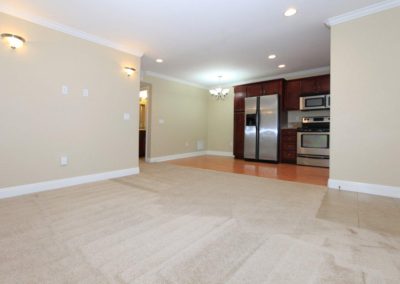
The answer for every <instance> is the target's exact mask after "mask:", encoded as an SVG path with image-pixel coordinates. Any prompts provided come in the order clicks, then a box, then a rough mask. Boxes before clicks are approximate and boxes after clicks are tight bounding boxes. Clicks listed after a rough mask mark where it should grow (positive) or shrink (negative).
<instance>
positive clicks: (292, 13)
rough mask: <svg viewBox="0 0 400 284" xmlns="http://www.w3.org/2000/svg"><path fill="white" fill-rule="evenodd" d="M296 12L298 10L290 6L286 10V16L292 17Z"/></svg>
mask: <svg viewBox="0 0 400 284" xmlns="http://www.w3.org/2000/svg"><path fill="white" fill-rule="evenodd" d="M296 13H297V10H296V9H295V8H289V9H287V10H286V12H285V16H286V17H291V16H294V15H296Z"/></svg>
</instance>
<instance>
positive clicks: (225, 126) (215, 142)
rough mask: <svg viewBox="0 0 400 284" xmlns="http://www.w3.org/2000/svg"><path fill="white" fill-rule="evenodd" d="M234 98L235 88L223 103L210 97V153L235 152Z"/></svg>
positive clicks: (208, 148)
mask: <svg viewBox="0 0 400 284" xmlns="http://www.w3.org/2000/svg"><path fill="white" fill-rule="evenodd" d="M233 98H234V92H233V88H231V90H230V92H229V95H228V96H227V97H226V98H225V100H223V101H220V100H215V99H214V98H212V97H211V96H210V95H208V135H207V136H208V139H207V141H208V143H207V145H208V147H207V150H209V151H220V152H227V153H232V152H233Z"/></svg>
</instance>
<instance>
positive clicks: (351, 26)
mask: <svg viewBox="0 0 400 284" xmlns="http://www.w3.org/2000/svg"><path fill="white" fill-rule="evenodd" d="M399 27H400V8H395V9H392V10H388V11H385V12H381V13H378V14H374V15H370V16H367V17H364V18H361V19H358V20H354V21H352V22H348V23H343V24H339V25H337V26H334V27H333V28H332V58H331V62H332V66H331V76H332V77H331V78H332V110H331V115H332V126H331V127H332V128H331V133H332V145H331V146H332V147H331V169H330V178H331V179H338V180H345V181H353V182H362V183H371V184H381V185H388V186H400V120H399V110H400V84H399V66H400V56H399V51H400V36H399Z"/></svg>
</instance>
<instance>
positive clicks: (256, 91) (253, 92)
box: [246, 84, 262, 97]
mask: <svg viewBox="0 0 400 284" xmlns="http://www.w3.org/2000/svg"><path fill="white" fill-rule="evenodd" d="M246 89H247V90H246V97H258V96H261V95H262V84H255V85H250V86H247V88H246Z"/></svg>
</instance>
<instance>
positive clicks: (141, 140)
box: [139, 130, 146, 158]
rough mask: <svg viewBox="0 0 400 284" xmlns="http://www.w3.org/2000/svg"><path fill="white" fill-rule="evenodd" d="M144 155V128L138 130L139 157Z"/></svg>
mask: <svg viewBox="0 0 400 284" xmlns="http://www.w3.org/2000/svg"><path fill="white" fill-rule="evenodd" d="M145 156H146V130H139V158H142V157H145Z"/></svg>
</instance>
